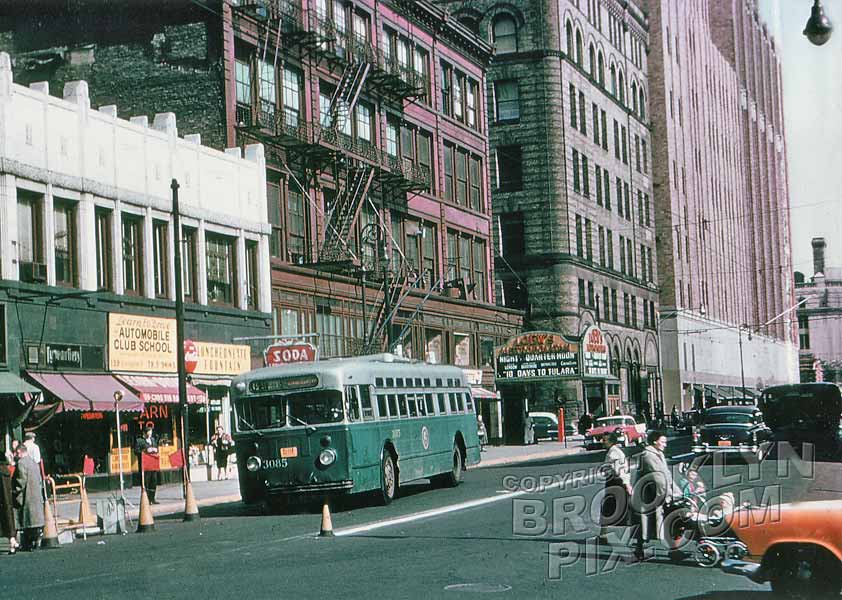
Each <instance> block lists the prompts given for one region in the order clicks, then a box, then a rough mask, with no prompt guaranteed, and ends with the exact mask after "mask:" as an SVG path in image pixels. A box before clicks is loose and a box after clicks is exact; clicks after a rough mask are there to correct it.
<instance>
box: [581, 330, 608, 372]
mask: <svg viewBox="0 0 842 600" xmlns="http://www.w3.org/2000/svg"><path fill="white" fill-rule="evenodd" d="M582 346H584V350H585V352H584V356H583V367H584V374H585V375H587V376H597V377H608V375H609V374H610V373H611V358H610V354H609V352H608V343H607V342H606V341H605V335H603V333H602V330H601V329H600V328H599V327H597V326H596V325H591V326H590V327H588V328H587V329H586V330H585V333H584V335H583V336H582Z"/></svg>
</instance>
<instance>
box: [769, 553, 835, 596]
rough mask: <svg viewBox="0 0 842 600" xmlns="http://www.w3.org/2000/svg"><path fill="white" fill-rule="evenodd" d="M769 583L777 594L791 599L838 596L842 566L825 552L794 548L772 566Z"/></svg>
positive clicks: (780, 556)
mask: <svg viewBox="0 0 842 600" xmlns="http://www.w3.org/2000/svg"><path fill="white" fill-rule="evenodd" d="M769 581H770V583H771V584H772V590H773V591H774V592H775V593H776V594H779V595H781V596H784V597H788V598H810V597H819V598H826V597H831V596H838V595H839V592H840V589H842V564H840V562H839V561H838V560H837V559H836V557H834V556H833V555H832V554H830V553H829V552H828V551H827V550H825V549H824V548H817V547H814V546H813V547H801V548H792V549H788V550H787V551H784V552H781V553H779V554H778V555H777V557H776V558H775V560H774V562H773V563H772V564H771V565H770V568H769Z"/></svg>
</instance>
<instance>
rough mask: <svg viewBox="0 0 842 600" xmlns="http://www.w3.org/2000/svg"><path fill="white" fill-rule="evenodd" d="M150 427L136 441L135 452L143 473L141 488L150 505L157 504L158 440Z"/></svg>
mask: <svg viewBox="0 0 842 600" xmlns="http://www.w3.org/2000/svg"><path fill="white" fill-rule="evenodd" d="M153 432H154V429H153V428H152V425H149V426H148V427H147V428H146V430H145V431H144V434H143V437H142V438H140V439H139V440H138V441H137V445H136V447H135V451H136V452H137V454H138V461H139V462H140V468H141V469H142V471H143V487H144V488H146V495H147V497H148V498H149V502H150V503H151V504H158V501H157V500H155V492H156V491H157V490H158V460H159V457H158V438H157V437H155V435H154V433H153Z"/></svg>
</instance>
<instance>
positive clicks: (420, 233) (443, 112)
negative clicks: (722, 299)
mask: <svg viewBox="0 0 842 600" xmlns="http://www.w3.org/2000/svg"><path fill="white" fill-rule="evenodd" d="M73 6H74V9H73V11H72V12H67V9H66V8H62V7H60V6H59V5H56V3H54V2H47V1H44V2H41V1H36V2H32V3H25V4H24V5H22V6H20V7H19V8H15V9H13V10H14V11H16V14H15V15H14V16H13V18H7V19H4V21H3V22H4V25H5V32H4V33H2V34H0V49H4V50H6V51H8V52H9V53H10V54H11V55H12V57H13V59H14V68H15V77H16V79H17V80H19V81H22V82H27V81H41V80H47V81H50V82H51V83H52V84H53V85H54V86H58V87H60V86H61V85H63V83H64V82H66V81H69V80H75V79H87V80H88V81H89V82H90V85H91V90H92V98H91V100H92V102H93V103H94V104H95V105H104V104H117V105H118V106H120V110H121V111H126V113H127V114H129V115H136V114H147V113H150V112H154V111H156V110H161V109H162V107H165V108H166V110H169V111H173V112H175V113H176V114H177V115H178V119H179V124H180V126H181V127H183V128H185V129H186V130H189V131H195V132H199V133H201V134H202V139H203V142H204V143H206V144H210V145H213V146H216V147H220V148H221V147H228V146H232V147H236V146H240V147H242V146H244V145H247V144H250V143H253V142H261V143H262V144H263V145H264V147H265V148H266V182H265V183H266V187H267V198H268V206H269V208H268V218H269V221H270V222H271V224H272V235H271V238H270V254H271V258H270V260H271V265H272V288H273V290H272V310H273V317H274V331H275V333H277V334H284V335H298V334H304V333H309V332H316V333H319V334H320V336H321V337H320V340H321V341H320V344H321V350H322V356H337V355H348V354H355V353H360V352H364V351H372V350H380V349H385V348H386V347H387V346H388V347H391V348H398V347H399V348H400V351H402V352H403V353H404V354H405V355H409V356H414V357H420V358H426V359H428V360H431V361H434V362H447V363H453V364H457V365H462V366H465V367H474V368H477V369H479V368H482V367H490V366H491V364H492V362H493V348H494V346H495V345H497V344H499V343H500V342H501V341H502V340H504V339H506V338H507V337H509V336H510V335H512V334H514V333H515V332H516V331H518V330H519V329H520V326H521V322H522V313H521V312H520V311H517V310H509V309H506V308H500V307H497V306H495V298H494V279H493V276H492V271H493V269H492V267H493V264H492V258H491V257H492V245H491V235H492V234H491V229H492V227H491V223H492V218H491V198H490V193H489V189H488V184H487V178H486V177H485V173H486V172H487V170H488V122H487V118H486V111H485V105H484V103H483V102H482V101H481V98H482V96H481V94H480V91H481V90H483V89H484V88H485V70H486V67H487V64H488V61H489V60H490V56H491V48H490V46H489V45H488V44H487V43H485V42H483V41H481V40H479V39H477V38H476V37H475V36H474V35H472V33H471V32H470V31H468V30H467V29H466V28H465V27H464V26H462V25H460V24H459V23H458V22H456V21H455V20H452V19H450V20H448V19H447V18H446V15H445V14H444V12H443V11H442V10H440V9H439V8H437V7H435V6H433V5H432V4H429V3H427V2H408V1H403V0H394V1H389V2H380V1H377V0H362V1H360V2H353V3H352V2H338V1H337V2H333V1H329V0H313V1H312V2H311V1H309V0H305V1H304V2H303V3H301V2H287V1H279V0H271V1H264V0H261V1H256V0H238V1H237V0H213V1H205V2H190V1H188V0H179V1H175V2H173V1H166V2H164V1H163V0H149V1H147V2H134V1H129V0H115V1H113V2H109V3H108V6H107V7H106V6H105V5H103V3H102V2H98V1H94V0H91V1H86V0H82V1H80V2H76V3H74V5H73ZM59 23H60V24H59ZM363 282H365V284H363ZM364 299H365V302H364ZM489 375H490V371H489ZM486 383H490V378H489V377H487V378H486ZM483 408H484V410H485V411H486V413H488V412H489V411H490V410H491V409H492V408H493V407H491V406H489V405H483ZM495 410H496V409H495ZM487 416H488V417H491V415H488V414H487ZM491 433H492V437H494V435H493V434H494V431H493V430H492V432H491Z"/></svg>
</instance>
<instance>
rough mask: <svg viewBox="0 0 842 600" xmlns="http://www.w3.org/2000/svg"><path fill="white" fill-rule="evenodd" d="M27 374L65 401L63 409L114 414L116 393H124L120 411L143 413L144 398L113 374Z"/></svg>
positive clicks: (62, 402) (29, 372) (57, 397)
mask: <svg viewBox="0 0 842 600" xmlns="http://www.w3.org/2000/svg"><path fill="white" fill-rule="evenodd" d="M27 375H28V376H29V377H31V378H32V379H34V380H35V382H36V383H37V384H38V385H40V386H41V387H43V388H44V389H45V390H47V391H48V392H50V394H52V395H53V396H55V397H56V399H58V400H60V401H61V404H62V410H81V411H113V410H114V392H116V391H120V392H122V393H123V398H122V400H120V410H122V411H130V412H139V411H142V410H143V402H141V401H140V398H138V397H137V395H135V394H134V392H132V390H130V389H127V388H126V386H125V385H124V384H122V383H121V382H119V381H117V379H115V378H114V377H112V376H111V375H105V374H101V375H100V374H97V375H94V374H89V373H34V372H32V371H28V372H27Z"/></svg>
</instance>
